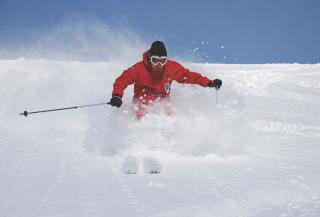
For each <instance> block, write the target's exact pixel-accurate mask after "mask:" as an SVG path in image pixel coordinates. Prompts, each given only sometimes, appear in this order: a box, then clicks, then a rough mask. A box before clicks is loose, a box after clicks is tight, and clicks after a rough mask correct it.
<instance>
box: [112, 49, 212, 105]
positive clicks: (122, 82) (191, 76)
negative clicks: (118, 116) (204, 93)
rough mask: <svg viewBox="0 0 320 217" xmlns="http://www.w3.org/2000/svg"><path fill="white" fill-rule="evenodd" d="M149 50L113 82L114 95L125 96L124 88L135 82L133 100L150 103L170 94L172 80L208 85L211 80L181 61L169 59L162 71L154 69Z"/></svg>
mask: <svg viewBox="0 0 320 217" xmlns="http://www.w3.org/2000/svg"><path fill="white" fill-rule="evenodd" d="M148 56H149V51H146V52H145V53H144V54H143V60H142V61H140V62H138V63H136V64H135V65H133V66H132V67H130V68H128V69H127V70H124V71H123V73H122V74H121V75H120V76H119V77H118V78H117V79H116V80H115V82H114V84H113V91H112V94H113V95H120V96H123V94H124V89H126V88H127V86H128V85H130V84H134V96H133V101H134V102H136V103H143V104H149V103H150V102H153V101H154V100H156V99H159V98H160V99H163V98H166V97H168V96H169V95H170V89H171V83H172V81H177V82H178V83H186V84H198V85H201V86H203V87H206V86H207V84H208V82H209V81H210V80H209V79H208V78H207V77H204V76H202V75H200V74H199V73H196V72H191V71H190V70H189V69H186V68H184V67H183V66H182V65H180V64H179V63H177V62H175V61H172V60H168V61H167V63H166V65H165V66H164V68H163V70H162V72H161V73H156V72H154V71H153V70H152V68H151V66H150V62H149V60H148Z"/></svg>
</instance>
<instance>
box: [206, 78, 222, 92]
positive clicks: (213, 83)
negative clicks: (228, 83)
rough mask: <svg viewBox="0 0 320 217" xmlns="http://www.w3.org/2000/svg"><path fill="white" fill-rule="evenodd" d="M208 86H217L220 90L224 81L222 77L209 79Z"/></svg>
mask: <svg viewBox="0 0 320 217" xmlns="http://www.w3.org/2000/svg"><path fill="white" fill-rule="evenodd" d="M207 86H208V87H214V88H216V90H219V89H220V87H221V86H222V81H221V80H220V79H214V80H211V81H209V83H208V85H207Z"/></svg>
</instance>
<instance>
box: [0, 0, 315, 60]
mask: <svg viewBox="0 0 320 217" xmlns="http://www.w3.org/2000/svg"><path fill="white" fill-rule="evenodd" d="M319 11H320V1H318V0H212V1H209V0H197V1H182V0H171V1H170V0H161V1H150V0H149V1H146V0H142V1H139V0H137V1H129V0H128V1H121V0H111V1H108V0H20V1H19V0H0V41H1V42H2V44H4V43H6V44H10V43H12V44H13V43H15V42H17V41H19V42H23V41H24V40H26V38H25V37H24V34H23V33H24V32H27V31H32V30H34V29H42V28H43V29H47V28H50V26H54V25H56V24H58V23H60V22H62V21H63V20H64V19H65V18H66V17H68V16H72V15H75V14H77V15H84V16H90V17H94V18H95V19H97V20H99V21H102V22H105V23H108V24H109V25H114V26H122V27H123V26H126V27H127V28H129V29H130V30H132V31H134V32H135V33H136V34H138V35H140V37H141V38H142V40H144V37H146V41H149V40H150V39H151V40H152V39H155V40H156V39H158V38H160V39H162V40H164V41H165V42H166V44H167V47H168V49H169V54H170V52H171V54H176V55H180V56H183V55H186V56H187V55H193V56H195V58H198V60H199V61H204V62H205V61H209V62H224V63H284V62H285V63H319V62H320V41H319V39H320V12H319ZM147 38H148V39H147Z"/></svg>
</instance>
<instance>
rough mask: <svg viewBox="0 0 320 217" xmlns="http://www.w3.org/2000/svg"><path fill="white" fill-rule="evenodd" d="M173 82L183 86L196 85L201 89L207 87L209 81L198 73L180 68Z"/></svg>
mask: <svg viewBox="0 0 320 217" xmlns="http://www.w3.org/2000/svg"><path fill="white" fill-rule="evenodd" d="M175 75H176V76H175V80H176V81H177V82H178V83H185V84H198V85H201V86H203V87H207V86H208V83H209V82H210V80H209V79H208V78H207V77H205V76H202V75H201V74H200V73H197V72H191V71H190V70H189V69H186V68H184V67H183V66H180V67H179V69H178V71H177V72H176V73H175Z"/></svg>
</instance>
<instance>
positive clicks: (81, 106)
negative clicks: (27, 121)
mask: <svg viewBox="0 0 320 217" xmlns="http://www.w3.org/2000/svg"><path fill="white" fill-rule="evenodd" d="M106 104H109V103H106V102H105V103H97V104H89V105H79V106H72V107H66V108H57V109H48V110H41V111H32V112H28V111H24V112H23V113H20V114H19V115H24V116H26V117H27V116H28V115H29V114H36V113H43V112H54V111H61V110H68V109H78V108H85V107H92V106H99V105H106Z"/></svg>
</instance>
